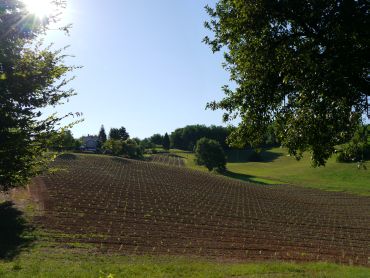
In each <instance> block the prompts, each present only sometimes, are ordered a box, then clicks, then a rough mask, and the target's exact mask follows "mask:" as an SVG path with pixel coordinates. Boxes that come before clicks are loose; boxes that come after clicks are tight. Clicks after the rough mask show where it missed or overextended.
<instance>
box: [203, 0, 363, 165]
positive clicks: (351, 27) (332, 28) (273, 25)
mask: <svg viewBox="0 0 370 278" xmlns="http://www.w3.org/2000/svg"><path fill="white" fill-rule="evenodd" d="M206 9H207V11H208V13H209V15H210V17H211V20H210V21H209V22H206V23H205V26H206V27H207V28H209V29H210V30H212V32H213V34H214V36H213V37H212V38H209V37H206V38H205V42H206V43H207V44H209V45H210V46H211V48H212V50H213V51H214V52H216V51H221V50H224V51H225V53H224V57H225V63H224V67H225V68H226V69H227V70H228V71H229V72H230V79H231V81H232V83H233V86H232V87H229V86H225V87H224V92H225V94H226V96H225V98H224V99H222V100H221V101H218V102H212V103H210V104H208V107H210V108H212V109H223V110H225V114H224V120H225V121H229V120H233V119H235V118H239V119H240V123H239V125H238V128H237V129H235V130H234V131H233V132H232V134H231V136H230V137H229V141H230V143H250V144H252V145H255V146H257V145H259V144H260V143H261V140H262V138H263V136H264V134H266V129H267V127H268V126H269V124H271V122H272V121H274V120H276V123H277V127H278V135H279V137H280V140H281V142H282V144H283V145H285V146H286V147H288V149H289V151H290V153H291V154H292V155H295V156H296V157H297V158H298V159H299V158H300V157H301V156H302V153H303V152H304V151H307V150H308V151H310V152H311V153H312V162H313V165H314V166H319V165H324V164H325V162H326V160H327V159H328V158H329V157H330V155H331V154H332V153H333V151H334V146H335V145H337V144H340V143H343V142H345V141H347V140H348V139H350V138H351V137H352V135H353V134H354V131H355V130H356V128H357V126H358V124H359V122H360V121H361V117H362V115H364V112H365V111H366V108H367V98H368V97H367V96H368V95H369V85H370V83H369V81H370V80H369V62H370V61H369V56H370V40H369V39H370V24H369V2H368V1H367V0H357V1H352V0H315V1H312V0H304V1H293V0H269V1H265V0H255V1H251V0H219V1H218V2H217V4H216V7H215V8H210V7H206Z"/></svg>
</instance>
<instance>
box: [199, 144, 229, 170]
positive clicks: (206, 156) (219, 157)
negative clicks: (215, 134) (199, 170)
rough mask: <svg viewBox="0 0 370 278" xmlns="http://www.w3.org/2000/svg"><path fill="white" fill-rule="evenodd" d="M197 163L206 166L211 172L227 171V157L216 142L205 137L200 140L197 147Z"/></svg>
mask: <svg viewBox="0 0 370 278" xmlns="http://www.w3.org/2000/svg"><path fill="white" fill-rule="evenodd" d="M195 161H196V163H197V164H198V165H204V166H206V167H207V169H208V170H209V171H212V170H214V169H215V170H217V171H220V172H223V171H225V170H226V156H225V153H224V151H223V149H222V147H221V145H220V143H218V142H217V141H216V140H212V139H208V138H205V137H203V138H201V139H199V140H198V141H197V143H196V146H195Z"/></svg>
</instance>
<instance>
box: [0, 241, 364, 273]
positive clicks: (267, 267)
mask: <svg viewBox="0 0 370 278" xmlns="http://www.w3.org/2000/svg"><path fill="white" fill-rule="evenodd" d="M369 274H370V269H369V268H365V267H350V266H339V265H335V264H327V263H307V264H294V263H279V262H271V263H249V264H236V263H233V264H231V263H215V262H207V261H202V260H195V259H186V258H171V257H155V258H154V257H144V256H140V257H133V256H131V257H124V256H118V255H93V256H91V255H88V254H84V253H80V252H73V249H72V250H67V249H54V250H51V249H45V248H35V247H34V248H33V249H32V250H31V251H29V252H23V253H22V254H21V255H20V256H19V257H18V258H17V259H14V260H12V261H2V260H0V277H4V278H7V277H53V278H54V277H55V278H57V277H110V278H112V277H231V276H238V277H240V276H247V275H248V277H261V275H264V277H369Z"/></svg>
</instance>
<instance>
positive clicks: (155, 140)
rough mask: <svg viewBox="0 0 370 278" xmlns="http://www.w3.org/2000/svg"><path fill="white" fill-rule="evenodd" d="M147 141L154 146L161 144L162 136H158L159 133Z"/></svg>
mask: <svg viewBox="0 0 370 278" xmlns="http://www.w3.org/2000/svg"><path fill="white" fill-rule="evenodd" d="M149 139H150V141H151V142H152V143H153V144H156V145H162V144H163V136H162V135H160V134H159V133H156V134H153V135H152V136H151V137H150V138H149Z"/></svg>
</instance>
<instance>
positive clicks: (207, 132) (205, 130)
mask: <svg viewBox="0 0 370 278" xmlns="http://www.w3.org/2000/svg"><path fill="white" fill-rule="evenodd" d="M229 134H230V128H226V127H222V126H210V127H207V126H204V125H188V126H186V127H184V128H178V129H176V130H175V131H174V132H172V133H171V144H172V147H173V148H176V149H180V150H189V151H193V150H194V147H195V143H196V142H197V141H198V140H199V139H200V138H202V137H207V138H210V139H213V140H216V141H217V142H218V143H219V144H220V145H221V146H222V148H224V149H228V148H229V147H228V145H227V143H226V138H227V136H228V135H229Z"/></svg>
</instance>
